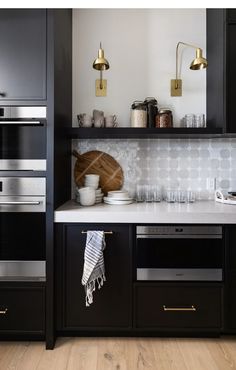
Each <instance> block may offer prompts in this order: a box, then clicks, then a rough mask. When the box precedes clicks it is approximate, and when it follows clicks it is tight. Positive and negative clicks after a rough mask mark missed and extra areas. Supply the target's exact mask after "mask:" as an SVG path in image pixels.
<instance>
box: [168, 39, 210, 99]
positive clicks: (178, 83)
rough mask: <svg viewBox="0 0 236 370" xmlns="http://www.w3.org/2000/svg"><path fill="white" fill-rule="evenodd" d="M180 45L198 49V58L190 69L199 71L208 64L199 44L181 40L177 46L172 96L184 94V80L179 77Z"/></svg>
mask: <svg viewBox="0 0 236 370" xmlns="http://www.w3.org/2000/svg"><path fill="white" fill-rule="evenodd" d="M179 45H185V46H189V47H191V48H194V49H196V58H195V59H194V60H193V61H192V63H191V64H190V67H189V68H190V69H192V70H194V71H197V70H199V69H203V68H206V67H207V66H208V62H207V60H206V59H205V58H203V56H202V49H200V48H199V47H198V46H195V45H192V44H187V43H186V42H182V41H179V42H178V44H177V46H176V55H175V80H171V89H170V94H171V96H182V80H181V79H179V78H178V73H179V71H178V61H179V59H178V58H179V55H178V51H179ZM173 81H175V82H173Z"/></svg>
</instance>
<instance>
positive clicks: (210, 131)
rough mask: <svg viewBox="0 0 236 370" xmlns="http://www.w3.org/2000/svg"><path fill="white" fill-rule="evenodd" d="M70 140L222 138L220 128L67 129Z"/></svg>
mask: <svg viewBox="0 0 236 370" xmlns="http://www.w3.org/2000/svg"><path fill="white" fill-rule="evenodd" d="M69 136H70V138H71V139H152V138H153V139H157V138H168V139H171V138H173V139H176V138H214V137H223V132H222V129H221V128H184V127H180V128H177V127H175V128H133V127H116V128H114V127H112V128H94V127H89V128H83V127H72V128H70V129H69Z"/></svg>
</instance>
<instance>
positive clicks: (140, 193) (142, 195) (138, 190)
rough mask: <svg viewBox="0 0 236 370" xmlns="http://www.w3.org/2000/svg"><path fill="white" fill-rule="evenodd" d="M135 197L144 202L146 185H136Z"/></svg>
mask: <svg viewBox="0 0 236 370" xmlns="http://www.w3.org/2000/svg"><path fill="white" fill-rule="evenodd" d="M135 198H136V201H137V202H144V200H145V193H144V185H137V186H136V197H135Z"/></svg>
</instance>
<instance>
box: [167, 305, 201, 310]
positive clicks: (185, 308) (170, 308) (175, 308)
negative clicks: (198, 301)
mask: <svg viewBox="0 0 236 370" xmlns="http://www.w3.org/2000/svg"><path fill="white" fill-rule="evenodd" d="M163 310H164V311H197V309H196V307H194V306H193V305H192V306H190V307H166V306H165V305H164V306H163Z"/></svg>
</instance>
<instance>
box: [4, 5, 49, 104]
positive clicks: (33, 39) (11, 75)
mask: <svg viewBox="0 0 236 370" xmlns="http://www.w3.org/2000/svg"><path fill="white" fill-rule="evenodd" d="M46 37H47V12H46V9H1V12H0V50H1V58H0V103H2V104H3V102H6V101H24V100H25V101H30V100H33V101H35V100H46V65H47V63H46V62H47V40H46Z"/></svg>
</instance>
